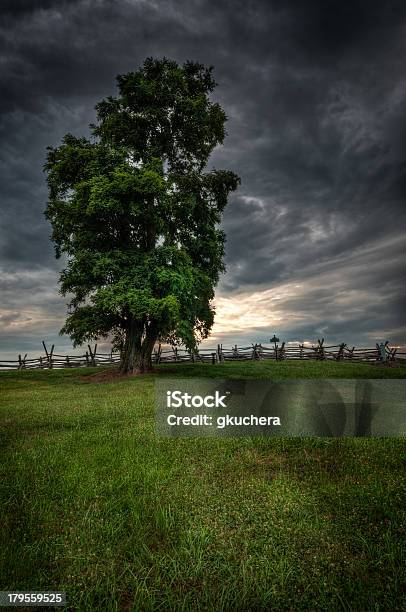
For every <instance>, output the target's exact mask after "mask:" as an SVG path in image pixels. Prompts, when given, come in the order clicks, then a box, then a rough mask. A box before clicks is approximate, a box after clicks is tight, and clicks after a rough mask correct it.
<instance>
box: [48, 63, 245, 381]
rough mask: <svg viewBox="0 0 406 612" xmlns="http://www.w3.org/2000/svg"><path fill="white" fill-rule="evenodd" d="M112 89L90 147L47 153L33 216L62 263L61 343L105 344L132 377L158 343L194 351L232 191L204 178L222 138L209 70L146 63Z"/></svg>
mask: <svg viewBox="0 0 406 612" xmlns="http://www.w3.org/2000/svg"><path fill="white" fill-rule="evenodd" d="M117 84H118V91H119V95H118V97H116V98H114V97H108V98H107V99H105V100H102V101H101V102H100V103H99V104H97V105H96V112H97V122H96V124H92V125H91V126H90V128H91V138H90V139H86V138H77V137H75V136H73V135H71V134H67V135H66V136H65V137H64V138H63V141H62V144H61V146H59V147H57V148H53V147H48V149H47V151H48V153H47V161H46V163H45V166H44V170H45V171H46V172H47V180H48V186H49V201H48V204H47V208H46V211H45V215H46V217H47V218H48V220H49V221H50V223H51V226H52V236H51V238H52V240H53V242H54V245H55V252H56V257H60V256H61V255H62V254H64V256H65V257H66V261H67V264H66V267H65V269H64V270H63V271H62V273H61V277H60V292H61V294H62V295H69V296H70V298H71V299H70V302H69V304H68V307H69V311H68V316H67V319H66V322H65V325H64V327H63V328H62V330H61V334H69V335H70V337H71V338H72V340H73V342H74V345H75V346H77V345H80V344H82V343H83V342H84V341H89V340H96V339H97V338H100V337H103V338H107V337H109V336H110V337H112V339H113V343H114V346H115V347H118V348H120V350H121V357H122V358H121V372H122V373H128V372H144V371H146V370H148V369H150V368H151V354H152V350H153V347H154V344H155V342H156V341H157V340H158V339H159V340H162V341H170V342H173V343H175V344H176V343H177V344H179V343H182V344H184V345H185V346H186V347H187V348H188V349H190V350H194V349H195V348H196V346H197V343H198V342H200V341H201V340H202V339H203V338H206V337H207V336H208V334H209V332H210V329H211V327H212V324H213V316H214V309H213V307H212V305H211V300H212V298H213V297H214V287H215V285H216V284H217V282H218V279H219V274H220V273H221V272H223V271H224V265H223V255H224V241H225V235H224V232H223V231H221V230H220V229H219V227H218V224H219V222H220V221H221V214H222V212H223V210H224V208H225V206H226V204H227V200H228V196H229V194H230V192H231V191H233V190H235V189H236V188H237V186H238V183H239V181H240V179H239V177H238V176H237V175H235V174H234V173H233V172H231V171H227V170H212V171H210V172H204V169H205V167H206V164H207V161H208V158H209V155H210V153H211V152H212V150H213V148H214V147H215V146H216V145H218V144H221V143H222V142H223V139H224V136H225V130H224V124H225V121H226V115H225V113H224V111H223V110H222V108H221V107H220V105H219V104H217V103H214V102H212V101H211V100H210V97H209V94H210V92H212V91H213V89H214V88H215V86H216V83H215V81H214V79H213V76H212V68H205V67H204V66H203V65H201V64H198V63H195V62H189V61H188V62H186V63H185V64H183V66H179V65H178V64H177V63H176V62H174V61H171V60H169V59H166V58H163V59H159V60H158V59H153V58H148V59H146V60H145V62H144V64H143V65H142V66H141V67H140V68H139V69H138V70H136V71H135V72H129V73H128V74H123V75H119V76H118V77H117Z"/></svg>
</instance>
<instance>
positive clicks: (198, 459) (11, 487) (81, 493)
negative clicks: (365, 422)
mask: <svg viewBox="0 0 406 612" xmlns="http://www.w3.org/2000/svg"><path fill="white" fill-rule="evenodd" d="M95 371H96V370H95V369H90V368H89V369H80V370H76V369H71V370H59V371H57V370H54V371H46V370H44V371H39V370H38V371H25V372H24V371H22V372H13V373H8V372H7V373H2V374H0V421H1V451H0V452H1V464H0V465H1V468H0V469H1V478H0V482H1V525H2V529H1V538H2V541H1V543H0V557H1V560H0V575H1V577H2V578H1V584H0V589H1V590H25V591H27V590H33V591H39V590H41V589H42V590H62V591H66V592H67V595H68V601H69V605H68V608H69V609H72V610H102V611H104V610H213V611H214V610H215V611H219V610H270V609H272V610H333V611H335V610H351V611H352V610H360V611H361V610H362V611H370V610H374V611H378V610H391V611H392V610H401V609H404V608H405V605H406V602H405V600H404V599H402V586H403V587H404V584H403V585H402V579H403V578H404V575H405V565H404V540H405V527H404V525H405V523H404V519H405V515H404V510H405V506H406V496H405V492H406V491H405V489H406V487H405V482H406V478H405V469H404V467H405V456H406V454H405V448H406V444H405V441H404V439H400V438H387V439H365V438H364V439H362V438H353V439H329V438H324V439H321V438H320V439H316V438H307V439H292V438H288V439H286V438H285V439H283V438H279V439H275V438H273V439H264V438H221V439H213V438H210V439H207V438H192V439H180V438H172V439H170V438H158V437H157V436H156V434H155V429H154V428H155V425H154V408H153V394H154V378H155V377H156V376H159V377H165V376H176V375H178V376H182V377H185V376H213V377H217V378H227V377H234V378H242V377H253V378H256V377H258V378H269V377H272V378H336V377H339V378H356V377H361V378H376V377H395V378H405V377H406V367H404V366H403V367H401V368H379V367H374V366H367V365H364V364H358V365H357V364H352V365H351V364H345V363H342V364H340V363H338V364H335V363H323V362H318V363H300V362H284V363H275V362H265V363H264V362H260V363H254V362H252V363H251V362H249V363H247V362H245V363H236V364H233V363H226V364H218V365H211V364H188V365H180V364H178V365H162V366H159V367H158V368H157V369H156V372H155V373H154V374H151V375H146V376H143V377H133V378H125V379H122V380H107V381H105V382H97V381H95V380H94V379H92V375H93V374H94V372H95ZM97 372H100V368H98V369H97ZM403 592H404V591H403Z"/></svg>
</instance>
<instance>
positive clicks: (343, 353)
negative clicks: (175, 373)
mask: <svg viewBox="0 0 406 612" xmlns="http://www.w3.org/2000/svg"><path fill="white" fill-rule="evenodd" d="M42 344H43V347H44V354H43V355H40V356H39V357H36V358H34V359H28V358H27V354H25V355H24V356H22V355H18V359H16V360H7V359H0V370H12V369H17V370H30V369H52V368H78V367H86V366H88V367H91V366H93V367H94V366H103V365H108V364H119V363H120V353H118V352H114V351H113V350H112V351H110V352H109V353H103V352H98V351H97V344H96V345H95V346H94V347H93V348H92V347H91V346H90V345H88V347H87V348H88V350H87V351H86V352H85V353H84V354H83V355H60V354H57V353H55V352H54V348H55V347H54V345H52V347H51V349H50V350H49V349H48V348H47V346H46V344H45V342H43V343H42ZM264 359H274V360H277V361H283V360H285V359H299V360H300V359H303V360H313V361H314V360H330V361H346V362H360V363H372V364H385V365H389V366H391V365H397V364H399V363H402V362H403V363H406V350H405V349H404V348H402V349H400V348H399V347H391V346H390V345H389V342H388V341H387V342H385V343H380V344H378V343H377V344H376V345H375V348H356V347H355V346H353V347H352V348H350V347H349V346H348V345H347V344H345V343H342V344H334V345H328V346H327V345H325V344H324V338H322V339H321V340H318V341H317V344H316V345H311V346H309V345H308V344H300V343H298V344H286V342H282V344H280V345H279V343H274V344H273V345H272V344H271V345H269V344H268V345H267V344H252V345H251V346H245V347H238V346H237V345H235V346H233V347H231V348H223V345H222V344H218V345H217V348H216V349H210V348H204V349H200V350H198V351H188V350H186V349H183V348H179V347H169V348H168V347H166V348H165V347H163V346H162V345H161V344H159V345H158V346H157V347H155V349H154V351H153V355H152V361H153V363H155V364H161V363H162V364H164V363H213V364H215V363H222V362H225V361H249V360H264Z"/></svg>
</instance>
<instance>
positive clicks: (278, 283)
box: [0, 0, 406, 350]
mask: <svg viewBox="0 0 406 612" xmlns="http://www.w3.org/2000/svg"><path fill="white" fill-rule="evenodd" d="M0 24H1V25H0V28H1V37H0V41H1V42H0V54H1V63H0V78H1V83H2V96H1V99H0V113H1V116H0V137H1V149H0V164H1V166H0V172H1V183H0V185H1V213H0V214H1V226H0V257H1V259H0V262H1V263H0V269H1V272H0V283H4V282H5V279H6V280H7V290H5V289H4V284H3V285H2V287H3V289H2V291H1V296H2V297H1V303H0V306H1V308H2V314H1V316H2V318H1V319H0V342H2V346H4V347H5V342H6V341H7V348H10V350H11V348H13V347H12V344H13V342H14V340H13V339H15V344H17V343H18V345H19V346H21V344H24V342H26V346H28V345H29V346H30V347H31V344H30V343H32V342H34V341H35V338H37V337H38V341H39V340H40V339H41V337H42V336H43V335H46V334H48V335H49V336H52V337H54V336H55V334H56V332H57V330H58V328H59V326H60V323H61V321H62V320H63V314H64V308H65V307H64V300H62V299H61V298H59V297H58V296H57V293H56V279H57V272H58V270H59V269H60V266H61V264H60V263H58V262H55V261H54V258H53V250H52V245H51V244H50V243H49V239H48V236H49V232H50V230H49V227H48V225H47V224H46V222H45V220H44V218H43V214H42V211H43V208H44V205H45V202H46V187H45V182H44V176H43V173H42V164H43V162H44V157H45V149H46V146H47V145H56V144H58V143H59V142H60V139H61V137H62V136H63V134H64V133H66V132H67V131H70V132H73V133H75V134H78V135H79V134H84V135H86V134H88V127H87V126H88V123H89V122H91V121H92V120H93V119H94V112H93V107H94V104H95V103H96V102H97V101H98V100H99V99H101V98H102V97H104V96H106V95H109V94H114V89H115V83H114V77H115V76H116V74H118V73H123V72H126V71H128V70H132V69H134V68H136V67H137V66H138V65H139V64H140V63H141V62H142V61H143V60H144V58H145V57H147V56H149V55H152V56H163V55H166V56H167V57H172V58H174V59H176V60H177V61H180V62H183V61H185V60H186V59H193V60H196V61H201V62H203V63H205V64H207V65H210V64H212V65H214V67H215V76H216V79H217V81H218V82H219V86H218V88H217V89H216V92H215V97H216V99H218V100H219V101H220V103H221V104H222V106H223V107H224V108H225V110H226V112H227V115H228V117H229V122H228V125H227V129H228V132H229V135H228V137H227V139H226V141H225V145H224V147H221V148H218V149H217V150H216V151H215V152H214V154H213V157H212V161H211V163H210V166H211V165H215V166H216V167H225V168H230V169H233V170H235V171H236V172H237V173H238V174H239V175H240V176H241V178H242V185H241V188H240V190H239V192H238V193H237V194H235V195H234V196H233V198H232V202H231V204H230V207H229V208H228V210H227V212H226V215H225V218H224V227H225V230H226V232H227V238H228V241H227V251H226V259H227V268H228V272H227V274H226V276H224V277H223V279H222V281H221V284H220V286H219V291H218V295H219V299H220V300H221V299H222V297H227V299H231V300H232V299H234V300H237V301H241V303H243V302H244V300H243V299H242V300H241V299H240V298H241V296H244V295H249V294H250V293H252V292H255V295H257V296H258V297H257V299H258V303H259V304H260V307H261V309H262V310H261V312H265V310H266V308H267V305H266V304H267V301H266V300H265V301H264V302H263V303H262V301H261V297H260V296H261V292H265V293H264V294H265V295H266V296H267V295H268V294H267V293H266V292H267V291H269V290H274V291H275V292H277V291H278V288H280V287H285V286H286V285H289V287H293V288H294V287H296V289H292V290H291V289H289V291H288V292H287V293H286V294H285V293H283V291H282V294H283V297H282V298H281V302H280V303H281V304H282V303H283V309H284V310H283V312H284V313H285V320H284V322H283V321H281V322H280V323H279V326H280V328H282V329H283V330H284V331H285V330H286V334H288V335H290V338H291V339H294V338H296V336H297V337H298V338H299V337H304V336H307V337H309V338H313V337H315V336H317V334H319V333H322V332H319V331H318V330H326V334H329V335H331V336H334V337H335V336H337V337H342V334H344V333H345V335H346V339H347V340H348V341H349V342H351V339H352V338H353V339H354V340H353V341H354V342H357V341H361V340H365V341H366V340H368V341H369V342H371V341H372V339H373V338H374V334H375V335H376V336H377V337H378V336H380V335H386V332H388V333H389V332H390V333H391V337H393V339H394V340H396V341H399V340H402V339H403V340H404V339H405V334H404V331H402V330H404V327H403V325H404V310H405V309H404V306H405V298H404V295H405V294H404V289H403V287H404V286H405V278H404V269H405V266H404V263H405V253H404V247H403V245H404V238H405V233H406V227H405V226H406V223H405V206H404V201H405V195H406V150H405V148H406V81H405V78H404V74H403V73H404V68H403V58H404V55H405V51H406V42H405V41H406V37H405V34H406V27H405V24H406V5H405V4H404V3H403V2H367V1H360V0H358V1H355V2H351V3H346V2H337V1H335V0H332V1H324V0H318V1H316V0H308V1H306V2H303V1H299V0H294V1H289V2H286V1H282V0H272V1H268V2H265V1H264V2H249V1H244V2H242V1H239V0H235V1H229V2H208V1H203V0H194V1H189V2H186V1H185V2H175V1H173V2H158V1H156V2H150V1H146V0H119V1H116V2H113V1H109V0H92V1H91V0H77V1H72V0H70V1H69V2H68V1H62V0H61V1H45V0H43V1H38V2H36V1H30V2H28V1H20V2H18V1H13V2H3V3H2V15H1V22H0ZM27 275H28V276H27ZM27 278H31V279H33V282H32V283H31V284H28V285H27ZM45 288H46V290H45ZM292 291H293V293H292ZM233 296H234V297H233ZM269 308H274V305H273V306H272V307H271V306H270V307H269ZM247 320H249V319H247ZM47 321H48V322H47ZM265 323H266V317H265ZM249 327H250V329H251V330H252V334H253V339H254V340H255V337H254V336H255V335H256V334H257V333H260V332H261V330H263V327H261V325H259V326H256V324H255V321H254V320H252V321H251V323H250V324H249ZM221 333H222V332H221ZM244 333H245V332H244ZM250 333H251V332H249V331H247V332H246V334H247V335H250ZM261 333H262V332H261ZM402 334H403V336H402ZM231 335H232V334H231ZM230 337H231V336H230ZM24 338H26V340H24ZM59 342H61V340H60V341H59ZM22 349H23V346H21V350H22Z"/></svg>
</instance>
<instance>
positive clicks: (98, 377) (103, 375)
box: [77, 369, 139, 383]
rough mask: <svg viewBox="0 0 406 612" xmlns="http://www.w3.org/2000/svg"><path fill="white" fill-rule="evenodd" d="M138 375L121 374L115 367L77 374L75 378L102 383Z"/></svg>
mask: <svg viewBox="0 0 406 612" xmlns="http://www.w3.org/2000/svg"><path fill="white" fill-rule="evenodd" d="M134 376H139V374H138V375H137V374H121V373H120V372H119V371H118V370H116V369H108V370H103V371H102V372H95V373H94V374H85V375H84V376H78V377H77V380H81V381H82V382H87V383H103V382H112V381H117V382H119V381H120V380H126V379H127V378H133V377H134Z"/></svg>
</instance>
